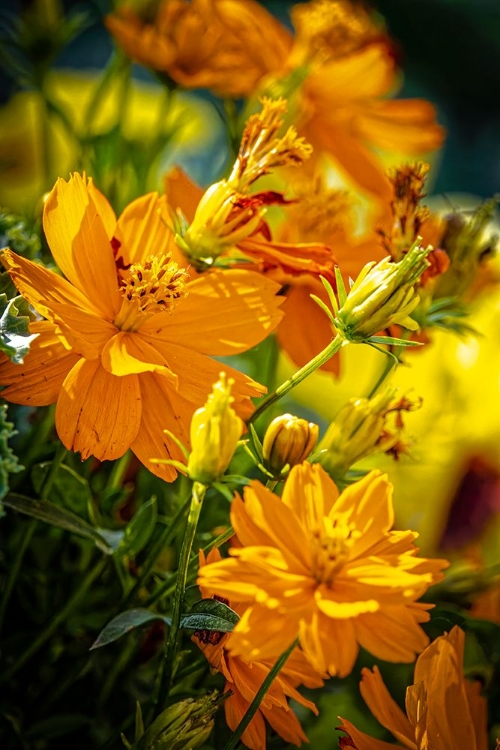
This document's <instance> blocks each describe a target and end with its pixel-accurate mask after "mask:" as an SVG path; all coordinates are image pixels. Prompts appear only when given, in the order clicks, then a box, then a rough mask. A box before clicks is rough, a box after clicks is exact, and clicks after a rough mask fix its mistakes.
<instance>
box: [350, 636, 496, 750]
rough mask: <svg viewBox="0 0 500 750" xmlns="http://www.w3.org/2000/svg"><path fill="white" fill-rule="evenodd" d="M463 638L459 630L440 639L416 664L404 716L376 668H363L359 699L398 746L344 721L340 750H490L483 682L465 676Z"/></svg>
mask: <svg viewBox="0 0 500 750" xmlns="http://www.w3.org/2000/svg"><path fill="white" fill-rule="evenodd" d="M464 642H465V634H464V632H463V630H461V629H460V628H459V627H457V626H455V627H454V628H452V630H451V631H450V632H449V633H445V634H444V635H442V636H440V637H439V638H436V640H435V641H433V642H432V643H431V644H430V646H428V647H427V648H426V649H425V651H424V652H423V654H421V655H420V656H419V658H418V659H417V663H416V664H415V675H414V680H413V683H414V684H413V685H411V687H409V688H407V690H406V715H405V713H404V712H403V711H402V710H401V708H400V707H399V706H398V704H397V703H396V702H395V701H394V700H393V699H392V698H391V696H390V694H389V691H388V690H387V688H386V686H385V684H384V681H383V680H382V677H381V675H380V672H379V670H378V668H377V667H374V668H373V672H370V670H369V669H363V680H362V682H361V684H360V689H361V695H362V696H363V698H364V699H365V702H366V703H367V705H368V707H369V709H370V711H371V712H372V713H373V715H374V716H375V717H376V718H377V719H378V721H379V722H380V723H381V724H382V725H383V726H384V727H385V728H386V729H388V730H389V731H390V732H391V734H393V735H394V737H395V738H396V740H398V743H399V744H397V745H394V744H392V743H388V742H383V741H382V740H376V739H373V737H369V736H368V735H367V734H365V733H364V732H360V731H358V730H357V729H356V728H355V727H354V726H353V725H352V724H351V723H350V722H349V721H346V720H345V719H342V721H343V725H342V727H340V729H343V730H344V732H347V734H348V735H349V737H350V740H351V742H350V741H349V740H347V738H344V740H341V741H340V743H341V744H340V746H341V747H346V748H348V747H354V748H357V750H390V748H394V747H399V748H400V747H405V748H409V750H429V749H430V748H432V750H451V749H452V748H453V750H487V748H488V734H487V703H486V700H485V699H484V698H482V697H481V685H480V683H479V682H474V683H472V682H468V681H467V680H466V679H465V678H464V673H463V656H464Z"/></svg>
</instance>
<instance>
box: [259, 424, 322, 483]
mask: <svg viewBox="0 0 500 750" xmlns="http://www.w3.org/2000/svg"><path fill="white" fill-rule="evenodd" d="M318 434H319V427H318V425H317V424H314V423H313V422H308V421H307V420H306V419H300V418H299V417H295V416H293V415H292V414H282V415H281V416H279V417H276V419H273V421H272V422H271V424H270V425H269V427H268V428H267V430H266V433H265V435H264V440H263V441H262V459H263V462H264V466H265V468H266V469H267V470H268V471H269V472H270V473H271V474H273V476H277V477H278V476H280V474H282V473H283V474H286V472H287V471H288V470H289V469H291V468H292V466H296V465H297V464H301V463H302V461H305V460H306V458H307V457H308V456H309V455H310V454H311V453H312V450H313V448H314V446H315V445H316V442H317V440H318Z"/></svg>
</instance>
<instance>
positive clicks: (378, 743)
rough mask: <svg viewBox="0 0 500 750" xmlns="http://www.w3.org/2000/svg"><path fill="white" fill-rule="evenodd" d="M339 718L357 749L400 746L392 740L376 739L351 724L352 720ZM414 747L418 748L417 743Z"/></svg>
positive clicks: (392, 749) (387, 748)
mask: <svg viewBox="0 0 500 750" xmlns="http://www.w3.org/2000/svg"><path fill="white" fill-rule="evenodd" d="M339 719H340V721H341V722H342V726H340V727H339V729H342V731H343V732H346V734H347V735H348V736H349V737H350V738H351V740H352V741H353V743H354V744H353V745H352V747H354V748H355V750H394V748H397V747H400V746H399V745H394V744H393V743H392V742H384V740H376V739H375V738H374V737H370V736H369V735H367V734H365V733H364V732H360V731H359V729H356V727H355V726H354V725H353V724H351V722H350V721H347V720H346V719H342V718H341V717H340V716H339ZM340 747H346V748H349V747H351V746H350V745H349V744H346V745H341V746H340ZM414 747H415V750H416V745H415V746H414Z"/></svg>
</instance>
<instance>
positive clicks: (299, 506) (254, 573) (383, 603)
mask: <svg viewBox="0 0 500 750" xmlns="http://www.w3.org/2000/svg"><path fill="white" fill-rule="evenodd" d="M231 523H232V525H233V527H234V529H235V532H236V534H237V536H238V540H239V544H240V545H241V546H238V547H237V548H233V549H231V550H230V555H231V556H230V558H229V559H226V560H221V561H220V562H214V563H212V564H209V565H207V566H205V567H204V568H203V569H202V570H201V571H200V576H199V581H198V583H199V585H200V586H202V587H203V588H204V589H205V591H207V592H209V593H212V594H217V595H218V596H225V597H227V598H228V599H230V600H231V601H234V602H242V603H243V604H246V605H247V606H248V608H247V610H246V611H245V612H244V614H243V616H242V618H241V619H240V621H239V622H238V623H237V625H236V626H235V629H234V631H233V632H232V633H231V635H230V636H229V638H228V641H227V648H228V650H229V653H230V654H231V655H232V656H235V657H236V656H239V657H242V658H245V659H247V660H253V659H268V658H272V657H275V656H276V655H277V654H280V653H282V652H283V651H284V650H285V649H286V648H287V647H288V646H289V645H290V644H291V643H292V642H293V640H294V639H295V638H296V637H297V636H298V637H299V640H300V645H301V647H302V649H303V651H304V653H305V655H306V657H307V658H308V660H309V662H310V663H311V664H312V666H313V667H314V668H315V669H317V670H318V671H319V672H329V673H330V674H331V675H338V676H341V677H342V676H345V675H347V674H349V672H350V671H351V669H352V667H353V665H354V662H355V660H356V657H357V654H358V649H359V646H360V645H361V646H363V647H364V648H366V649H367V650H368V651H369V652H370V653H372V654H374V655H376V656H377V657H378V658H381V659H386V660H387V661H392V662H410V661H412V660H413V659H414V658H415V654H418V653H420V652H421V651H422V650H423V649H424V648H425V646H426V645H427V643H428V638H427V636H426V635H425V633H424V631H423V630H422V628H421V627H420V624H419V623H421V622H426V621H427V620H428V618H429V615H428V612H427V610H428V609H429V608H430V607H431V605H428V604H423V603H419V602H418V601H417V599H419V598H420V597H421V596H422V595H423V594H424V593H425V591H426V590H427V588H428V587H429V586H430V585H431V584H432V583H434V582H436V581H438V580H440V579H441V578H442V574H441V570H442V569H443V568H444V567H446V565H447V563H446V562H445V561H443V560H430V559H419V558H418V557H417V556H416V555H417V551H418V550H417V549H416V548H415V546H414V545H413V540H414V539H415V538H416V536H417V535H416V534H415V533H413V532H411V531H392V530H391V527H392V524H393V505H392V486H391V484H390V483H389V482H388V481H387V478H386V477H385V476H382V475H381V474H380V473H379V472H378V471H373V472H371V473H370V474H368V475H367V476H366V477H364V478H363V479H362V480H360V481H359V482H356V483H355V484H352V485H350V486H349V487H348V488H347V489H346V490H344V492H342V494H340V495H339V492H338V490H337V487H336V486H335V484H334V483H333V481H332V480H331V479H330V477H329V476H328V474H327V473H326V472H325V471H324V469H323V468H322V467H321V466H320V465H318V464H313V465H311V464H309V463H307V462H305V463H303V464H301V465H300V466H296V467H294V468H293V469H292V470H291V471H290V474H289V475H288V478H287V481H286V483H285V487H284V490H283V496H282V498H281V499H280V498H279V497H277V496H276V495H274V494H273V493H272V492H270V491H269V490H268V489H267V488H266V487H264V486H263V485H262V484H261V483H260V482H257V481H252V482H250V485H249V486H248V487H246V488H245V490H244V502H243V500H242V499H241V498H240V497H239V496H238V495H236V497H235V499H234V501H233V503H232V506H231Z"/></svg>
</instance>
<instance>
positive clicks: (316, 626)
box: [299, 610, 359, 677]
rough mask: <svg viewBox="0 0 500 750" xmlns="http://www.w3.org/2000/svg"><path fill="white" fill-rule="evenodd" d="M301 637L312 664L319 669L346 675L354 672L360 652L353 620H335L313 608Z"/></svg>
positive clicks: (302, 644)
mask: <svg viewBox="0 0 500 750" xmlns="http://www.w3.org/2000/svg"><path fill="white" fill-rule="evenodd" d="M299 638H300V645H301V646H302V648H303V650H304V653H305V655H306V657H307V659H308V661H309V663H310V664H312V666H313V667H314V668H315V669H317V670H318V672H328V673H329V674H330V675H332V677H334V676H337V677H345V676H346V675H348V674H350V672H351V671H352V668H353V666H354V662H355V661H356V657H357V655H358V651H359V648H358V644H357V642H356V635H355V631H354V627H353V620H350V619H348V620H334V619H332V618H330V617H326V616H325V615H324V614H323V613H322V612H319V611H318V610H313V611H312V613H311V615H310V617H309V618H308V619H307V620H302V621H301V623H300V631H299Z"/></svg>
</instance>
